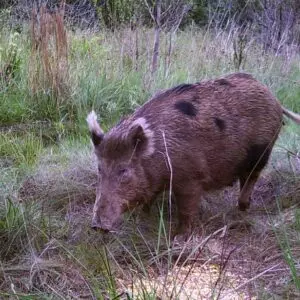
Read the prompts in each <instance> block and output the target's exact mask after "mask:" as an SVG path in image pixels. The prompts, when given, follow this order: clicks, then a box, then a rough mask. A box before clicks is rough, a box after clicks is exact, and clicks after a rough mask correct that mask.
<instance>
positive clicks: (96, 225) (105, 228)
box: [91, 219, 112, 233]
mask: <svg viewBox="0 0 300 300" xmlns="http://www.w3.org/2000/svg"><path fill="white" fill-rule="evenodd" d="M91 227H92V229H94V230H100V231H102V232H103V233H108V232H110V231H112V226H111V225H110V224H107V223H104V222H99V221H97V220H94V219H93V220H92V224H91Z"/></svg>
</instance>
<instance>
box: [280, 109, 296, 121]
mask: <svg viewBox="0 0 300 300" xmlns="http://www.w3.org/2000/svg"><path fill="white" fill-rule="evenodd" d="M281 108H282V112H283V114H284V115H286V116H287V117H288V118H290V119H291V120H293V121H294V122H296V123H297V124H300V115H298V114H296V113H294V112H292V111H290V110H288V109H286V108H284V107H281Z"/></svg>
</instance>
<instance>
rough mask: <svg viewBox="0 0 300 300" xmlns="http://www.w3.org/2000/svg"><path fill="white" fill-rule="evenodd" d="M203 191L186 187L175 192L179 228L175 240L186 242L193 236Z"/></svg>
mask: <svg viewBox="0 0 300 300" xmlns="http://www.w3.org/2000/svg"><path fill="white" fill-rule="evenodd" d="M200 195H201V191H200V190H199V188H198V187H197V188H196V189H195V187H189V186H185V187H184V188H182V189H181V190H179V191H176V192H175V199H176V205H177V210H178V221H179V222H178V228H177V231H176V235H175V239H176V240H177V241H185V240H187V239H188V238H189V237H190V235H191V234H192V231H193V227H194V223H195V219H196V217H197V215H198V203H199V200H200Z"/></svg>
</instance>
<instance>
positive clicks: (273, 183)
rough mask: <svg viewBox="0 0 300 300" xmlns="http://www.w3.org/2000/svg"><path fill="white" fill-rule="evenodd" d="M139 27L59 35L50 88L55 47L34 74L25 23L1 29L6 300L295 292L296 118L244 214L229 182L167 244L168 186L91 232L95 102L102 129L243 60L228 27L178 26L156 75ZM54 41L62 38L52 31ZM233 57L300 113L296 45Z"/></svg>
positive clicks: (0, 276) (0, 220)
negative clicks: (118, 221) (189, 235)
mask: <svg viewBox="0 0 300 300" xmlns="http://www.w3.org/2000/svg"><path fill="white" fill-rule="evenodd" d="M59 30H61V31H64V28H63V27H61V28H60V29H59ZM137 30H138V31H137V32H134V31H131V30H130V29H129V28H123V29H120V30H118V31H115V32H110V31H107V30H105V29H103V30H102V31H100V32H96V33H94V32H76V33H74V32H67V38H66V40H60V43H62V44H63V45H62V46H61V47H62V48H63V49H66V45H67V49H68V52H67V56H63V59H64V60H66V61H67V62H68V65H67V66H66V65H65V68H64V69H63V72H65V73H64V76H62V77H61V81H64V82H63V85H59V86H57V87H55V86H53V84H54V83H56V81H55V80H54V79H53V78H54V77H55V76H56V75H57V71H58V70H60V69H59V68H61V66H60V67H59V68H58V69H55V66H57V62H55V61H54V57H55V53H56V52H55V51H56V50H54V49H53V48H51V47H52V46H51V45H48V46H49V47H48V48H47V55H48V56H49V57H48V58H51V59H50V60H49V61H50V64H51V70H52V71H53V72H52V73H51V74H52V75H51V76H52V77H50V79H49V78H48V81H46V82H45V80H44V77H43V76H36V77H34V76H33V74H32V72H33V70H34V68H36V65H30V64H31V62H32V60H33V57H34V59H35V62H36V63H37V62H39V59H40V62H42V61H43V60H45V59H46V61H47V57H45V52H39V51H36V50H32V42H30V38H29V37H30V28H26V26H24V28H23V29H22V31H21V33H18V34H15V33H14V32H13V31H9V30H6V29H4V28H3V29H2V30H1V31H0V41H1V44H0V48H1V50H0V51H1V60H0V70H1V72H3V70H4V71H5V73H7V65H8V64H13V66H14V68H13V70H14V71H13V72H11V73H9V76H6V77H7V78H6V77H5V78H4V77H3V76H2V77H1V80H0V82H1V83H0V120H1V128H0V130H1V136H0V168H1V170H0V244H1V249H0V296H2V297H8V298H9V297H11V298H18V299H68V298H69V299H70V298H71V299H80V298H84V297H86V298H88V299H157V297H161V299H188V298H191V299H192V298H193V297H194V299H200V298H201V297H202V299H208V298H210V299H246V298H249V297H255V296H256V297H257V299H270V298H275V297H283V298H285V299H289V298H290V299H293V297H294V298H295V297H296V298H297V297H298V296H299V289H300V286H299V259H300V256H299V227H300V225H299V224H300V213H299V204H298V202H299V201H298V199H299V191H300V188H299V171H300V165H299V155H298V151H299V150H298V145H299V130H300V129H299V127H298V126H296V125H294V124H291V123H290V122H287V125H286V126H285V129H284V130H283V131H282V133H281V135H280V138H279V139H278V141H277V143H276V147H275V149H274V151H273V154H272V160H271V162H270V164H269V166H268V168H267V170H266V171H265V172H264V174H263V176H262V178H261V180H260V181H259V183H258V184H257V187H256V190H255V191H254V195H253V198H254V201H253V208H252V209H251V210H250V212H249V213H248V214H247V215H240V214H238V213H237V212H236V211H235V209H234V207H235V204H236V198H237V189H238V187H236V186H235V187H233V188H228V189H225V190H223V191H218V192H216V193H211V194H209V195H205V197H204V199H203V201H202V202H201V211H202V214H201V215H199V233H198V234H195V235H194V237H193V239H192V240H191V241H189V242H188V243H186V244H185V245H181V246H180V245H179V246H176V247H175V246H174V247H172V245H171V242H170V240H169V230H170V224H171V225H172V226H173V222H174V220H173V219H174V217H173V216H174V214H175V211H173V210H172V211H171V212H170V209H169V207H168V193H167V192H166V193H165V194H164V195H162V196H161V198H162V201H159V202H158V204H157V205H156V206H155V207H153V208H152V209H151V213H150V215H144V214H143V213H142V212H139V213H133V214H132V215H128V216H126V220H125V222H124V225H123V228H122V229H121V230H120V233H119V234H117V235H113V236H106V237H105V236H102V235H101V234H99V233H96V232H94V231H92V230H91V229H90V226H89V224H90V218H91V213H92V206H93V202H94V198H95V182H96V177H97V174H96V164H95V158H94V157H93V155H92V150H91V147H90V141H89V137H88V133H87V126H86V121H85V117H86V115H87V113H88V112H89V111H90V110H91V109H92V108H93V109H95V110H96V111H97V112H100V116H101V123H102V126H103V128H104V129H105V130H107V129H109V128H110V127H111V126H112V125H113V124H114V123H116V122H117V121H118V120H119V119H120V117H122V116H124V115H126V114H129V113H131V112H132V111H133V110H134V109H135V108H136V107H138V106H139V105H141V104H142V103H144V101H146V100H147V99H148V98H149V97H150V96H151V95H152V94H153V93H155V92H156V91H157V90H160V89H164V88H167V87H171V86H174V85H176V84H179V83H183V82H194V81H199V80H202V79H206V78H211V77H214V76H217V75H220V74H224V73H229V72H233V71H235V70H236V68H237V65H236V62H235V61H234V60H235V58H234V57H235V53H234V51H235V50H234V47H233V44H234V41H235V39H236V32H235V31H234V30H232V31H227V32H217V33H214V32H213V31H203V30H200V29H198V28H195V27H193V26H192V27H190V28H187V29H186V30H185V31H179V32H177V33H176V35H175V36H174V47H173V51H172V54H171V57H170V65H167V64H166V58H167V53H168V51H167V49H168V47H167V46H168V45H167V41H169V36H168V34H166V33H162V36H161V41H162V43H161V52H160V61H159V68H158V70H157V72H156V74H155V77H153V78H151V77H150V75H149V74H150V71H149V70H150V62H151V53H152V43H150V42H149V41H152V40H153V31H152V30H151V29H147V28H138V29H137ZM49 34H50V33H49ZM136 39H138V40H136ZM49 40H51V41H52V42H53V43H54V44H55V43H56V41H55V40H54V37H53V36H51V37H50V38H49ZM6 41H11V42H10V43H7V42H6ZM136 45H138V46H136ZM44 46H45V45H44ZM46 46H47V45H46ZM38 47H40V46H39V45H38V46H37V48H38ZM136 47H138V48H136ZM38 49H39V48H38ZM137 50H138V51H137ZM51 51H52V52H51ZM14 53H16V54H14ZM137 53H138V55H137ZM12 54H13V55H12ZM43 55H44V56H43ZM64 55H65V54H64ZM240 55H242V57H240V58H241V59H242V65H243V66H244V67H243V68H244V70H245V71H248V72H251V73H253V74H254V76H256V77H257V78H258V79H260V80H261V81H263V82H264V83H266V84H267V85H268V86H269V87H270V88H271V90H272V91H273V92H274V94H276V95H277V96H278V98H279V99H280V101H281V102H282V103H283V104H284V105H285V106H286V107H288V108H289V109H292V110H294V111H296V112H297V111H298V112H299V111H300V105H299V96H300V90H299V84H298V83H299V80H300V74H299V67H300V66H299V54H297V53H296V52H294V51H293V50H292V47H290V46H288V45H286V46H285V48H284V49H283V51H282V53H280V54H279V53H272V52H269V53H267V52H266V51H265V50H264V49H262V46H261V45H260V44H258V43H256V41H255V40H254V39H253V40H250V41H249V42H248V43H247V45H246V47H245V48H244V49H242V53H240ZM41 56H43V57H42V58H41ZM11 57H13V61H11ZM35 70H37V69H35ZM39 72H42V71H41V70H39ZM37 74H40V73H37ZM53 74H54V75H55V74H56V75H55V76H54V75H53ZM53 76H54V77H53ZM41 78H42V79H43V81H39V80H42V79H41ZM33 83H34V84H33ZM49 83H50V85H45V84H49ZM61 86H63V87H64V90H63V91H65V93H63V95H62V91H61V90H60V87H61ZM52 88H53V89H55V88H56V89H58V90H57V91H56V92H54V91H53V90H52ZM224 199H225V201H224ZM170 215H171V216H170ZM195 283H196V284H195ZM200 285H201V288H200Z"/></svg>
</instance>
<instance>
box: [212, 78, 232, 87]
mask: <svg viewBox="0 0 300 300" xmlns="http://www.w3.org/2000/svg"><path fill="white" fill-rule="evenodd" d="M216 82H217V83H218V84H220V85H227V86H233V84H232V83H231V82H229V81H228V80H227V79H225V78H220V79H217V80H216Z"/></svg>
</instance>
